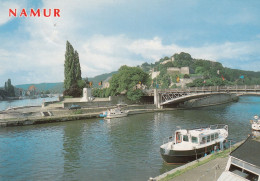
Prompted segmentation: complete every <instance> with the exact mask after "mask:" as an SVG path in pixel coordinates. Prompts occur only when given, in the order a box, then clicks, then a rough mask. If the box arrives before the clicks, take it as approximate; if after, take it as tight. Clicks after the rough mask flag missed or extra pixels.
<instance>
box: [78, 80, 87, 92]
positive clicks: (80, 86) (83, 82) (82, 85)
mask: <svg viewBox="0 0 260 181" xmlns="http://www.w3.org/2000/svg"><path fill="white" fill-rule="evenodd" d="M77 84H78V87H79V88H80V89H81V90H82V89H83V88H84V87H85V86H86V82H85V81H84V80H78V81H77Z"/></svg>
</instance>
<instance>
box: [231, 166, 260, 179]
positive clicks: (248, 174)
mask: <svg viewBox="0 0 260 181" xmlns="http://www.w3.org/2000/svg"><path fill="white" fill-rule="evenodd" d="M229 171H230V172H232V173H234V174H236V175H239V176H240V177H243V178H246V179H248V180H252V181H257V180H258V175H256V174H254V173H252V172H249V171H247V170H243V169H242V168H240V167H238V166H236V165H233V164H231V165H230V167H229Z"/></svg>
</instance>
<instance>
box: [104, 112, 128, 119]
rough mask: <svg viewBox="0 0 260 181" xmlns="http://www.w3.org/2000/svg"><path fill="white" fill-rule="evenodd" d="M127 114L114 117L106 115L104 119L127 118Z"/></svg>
mask: <svg viewBox="0 0 260 181" xmlns="http://www.w3.org/2000/svg"><path fill="white" fill-rule="evenodd" d="M127 115H128V113H122V114H116V115H107V116H106V117H105V118H106V119H112V118H121V117H125V116H127Z"/></svg>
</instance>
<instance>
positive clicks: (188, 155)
mask: <svg viewBox="0 0 260 181" xmlns="http://www.w3.org/2000/svg"><path fill="white" fill-rule="evenodd" d="M215 146H217V148H220V144H219V143H215V144H212V145H209V146H207V147H203V148H200V149H196V150H178V151H176V150H169V151H168V152H167V153H166V151H165V150H164V149H163V148H160V153H161V156H162V158H163V160H164V161H165V162H166V163H170V164H184V163H187V162H191V161H193V160H196V159H198V158H201V157H203V156H204V155H205V154H210V153H211V152H212V151H214V147H215Z"/></svg>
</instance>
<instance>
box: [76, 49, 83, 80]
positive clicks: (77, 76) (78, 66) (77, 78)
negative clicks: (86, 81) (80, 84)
mask: <svg viewBox="0 0 260 181" xmlns="http://www.w3.org/2000/svg"><path fill="white" fill-rule="evenodd" d="M75 76H76V80H81V79H82V78H81V68H80V63H79V54H78V52H77V50H76V51H75Z"/></svg>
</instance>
